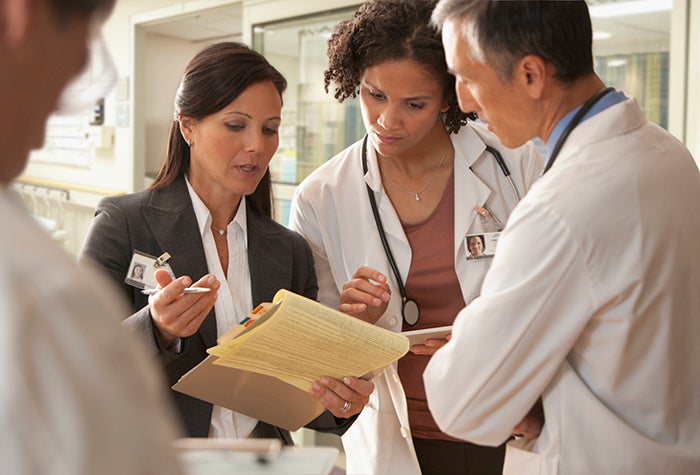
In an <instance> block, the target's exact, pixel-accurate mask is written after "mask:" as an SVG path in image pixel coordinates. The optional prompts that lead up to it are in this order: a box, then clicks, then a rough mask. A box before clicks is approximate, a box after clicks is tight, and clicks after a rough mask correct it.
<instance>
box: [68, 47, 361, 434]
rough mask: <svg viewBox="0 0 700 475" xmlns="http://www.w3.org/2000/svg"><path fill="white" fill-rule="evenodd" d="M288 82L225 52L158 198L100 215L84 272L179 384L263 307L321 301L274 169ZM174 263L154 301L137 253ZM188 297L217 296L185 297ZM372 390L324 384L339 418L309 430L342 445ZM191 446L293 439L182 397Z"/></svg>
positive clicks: (190, 87) (194, 66) (236, 52)
mask: <svg viewBox="0 0 700 475" xmlns="http://www.w3.org/2000/svg"><path fill="white" fill-rule="evenodd" d="M286 85H287V83H286V80H285V79H284V77H283V76H282V75H281V74H280V73H279V72H278V71H277V70H276V69H275V68H274V67H272V66H271V65H270V64H269V63H268V62H267V61H266V60H265V59H264V58H263V57H262V56H261V55H260V54H258V53H257V52H255V51H252V50H250V49H249V48H248V47H247V46H245V45H242V44H239V43H218V44H215V45H212V46H209V47H207V48H205V49H204V50H202V51H201V52H200V53H198V54H197V55H196V56H195V57H194V58H193V59H192V61H191V62H190V63H189V65H188V66H187V68H186V70H185V74H184V76H183V78H182V80H181V82H180V86H179V88H178V91H177V95H176V98H175V118H174V120H173V123H172V124H171V128H170V139H169V140H170V142H169V146H168V152H167V158H166V160H165V162H164V163H163V166H162V168H161V170H160V172H159V173H158V176H157V177H156V179H155V181H154V183H153V184H152V185H151V186H150V188H149V189H147V190H146V191H143V192H140V193H134V194H131V195H126V196H120V197H109V198H106V199H104V200H102V202H101V203H100V204H99V205H98V207H97V210H96V213H95V219H94V221H93V223H92V226H91V229H90V231H89V233H88V236H87V238H86V242H85V244H84V247H83V250H82V254H81V260H90V261H93V262H94V263H96V264H97V265H98V266H99V267H100V268H101V269H102V270H104V272H105V273H106V274H107V275H108V276H109V277H111V279H112V280H113V281H114V282H115V283H117V284H119V285H120V286H121V288H122V290H123V291H124V294H125V295H126V296H127V297H128V299H129V300H130V302H131V304H132V306H133V311H134V314H133V315H131V316H129V317H128V318H126V320H125V324H126V325H127V326H129V327H131V328H132V329H133V330H134V331H135V332H137V333H138V334H140V335H141V336H142V337H143V338H144V339H145V340H146V342H147V344H148V345H149V346H150V347H151V348H152V349H153V352H154V353H155V354H156V355H157V356H158V358H159V359H160V360H161V362H162V365H163V368H164V369H165V373H166V374H167V379H168V383H169V384H170V385H172V384H174V383H175V382H177V381H178V380H179V378H180V377H181V376H182V375H183V374H185V373H186V372H187V371H189V370H190V369H191V368H193V367H194V366H195V365H197V364H198V363H199V362H201V361H202V360H203V359H204V358H205V357H206V356H207V354H206V349H207V348H209V347H211V346H214V345H216V339H217V338H218V337H219V336H221V335H222V334H223V333H225V332H226V331H227V330H228V329H229V328H231V327H232V326H233V325H235V324H236V323H238V321H240V320H241V319H242V318H243V317H245V316H246V315H248V313H250V311H251V310H252V309H253V308H254V306H255V305H257V304H258V303H260V302H266V301H272V297H273V296H274V294H275V292H277V290H279V289H280V288H286V289H289V290H291V291H293V292H296V293H299V294H302V295H305V296H307V297H309V298H312V299H315V298H316V293H317V291H318V286H317V284H316V275H315V273H314V265H313V257H312V255H311V251H310V249H309V246H308V244H307V243H306V241H305V240H304V239H303V238H302V237H301V236H299V235H298V234H296V233H294V232H292V231H290V230H288V229H287V228H285V227H284V226H282V225H280V224H278V223H276V222H275V221H274V220H273V219H272V218H271V215H272V193H271V179H270V172H269V170H268V164H269V162H270V160H271V159H272V156H273V155H274V153H275V151H276V150H277V146H278V143H279V136H278V129H279V127H280V115H281V107H282V93H283V92H284V90H285V89H286ZM136 251H138V252H140V253H145V254H148V255H150V256H155V257H157V256H160V255H162V254H163V253H165V252H167V253H169V254H170V255H171V257H170V259H169V260H168V261H167V263H168V264H169V265H170V267H171V269H172V272H173V273H174V274H175V276H179V277H177V278H176V279H173V278H172V277H171V276H170V274H169V273H168V272H165V271H157V272H156V275H155V277H156V280H157V282H158V284H159V285H160V286H161V287H162V290H161V291H160V292H158V293H156V294H154V295H151V296H150V297H147V296H145V295H143V294H142V293H141V290H140V289H138V288H135V287H132V286H130V285H128V284H127V283H125V277H126V275H127V272H128V269H129V266H130V262H131V259H132V255H133V254H134V252H136ZM188 286H196V287H208V288H210V289H212V290H211V291H210V292H207V293H188V294H183V289H184V288H185V287H188ZM373 388H374V386H373V384H372V383H371V382H368V381H364V380H360V379H356V378H346V381H345V382H341V381H337V380H334V379H330V378H323V379H322V380H321V381H319V382H317V383H316V384H314V389H313V390H312V392H313V394H314V396H315V397H316V398H317V399H318V400H319V401H321V402H322V403H323V404H324V405H325V406H326V408H327V409H328V410H327V411H326V412H324V413H323V414H322V415H321V416H319V417H318V418H317V419H315V420H314V421H312V422H311V423H309V425H308V426H307V427H309V428H313V429H316V430H320V431H326V432H333V433H336V434H342V433H343V432H345V430H346V429H347V428H348V427H349V426H350V424H352V422H353V420H354V419H355V416H356V415H357V414H358V413H359V412H360V410H361V409H362V407H364V405H365V404H366V403H367V400H368V397H369V394H370V393H371V392H372V390H373ZM171 393H172V396H173V398H174V400H175V403H176V405H177V407H178V409H179V411H180V414H181V416H182V421H183V425H184V431H185V433H186V435H187V436H189V437H207V436H210V437H235V438H243V437H268V438H269V437H275V438H280V439H282V440H283V441H284V442H285V443H286V444H291V443H292V440H291V437H290V435H289V433H288V432H287V431H285V430H283V429H280V428H278V427H273V426H271V425H269V424H266V423H263V422H260V421H257V420H254V419H252V418H250V417H248V416H245V415H243V414H238V413H234V412H232V411H229V410H227V409H224V408H221V407H217V406H212V405H211V404H209V403H207V402H204V401H202V400H199V399H196V398H192V397H190V396H187V395H185V394H182V393H178V392H175V391H171Z"/></svg>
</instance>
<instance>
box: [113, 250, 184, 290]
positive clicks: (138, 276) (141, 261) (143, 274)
mask: <svg viewBox="0 0 700 475" xmlns="http://www.w3.org/2000/svg"><path fill="white" fill-rule="evenodd" d="M168 259H170V254H168V253H167V252H164V253H163V254H162V255H161V256H160V257H154V256H150V255H148V254H146V253H145V252H141V251H134V255H133V256H131V263H130V264H129V270H128V271H127V273H126V278H125V279H124V282H126V283H127V284H129V285H131V286H133V287H136V288H137V289H154V288H156V287H157V286H158V282H156V276H155V274H156V271H157V270H158V269H165V270H167V271H168V273H169V274H170V276H171V277H172V278H173V280H174V279H175V273H173V270H172V269H171V268H170V264H168V263H167V262H166V261H167V260H168Z"/></svg>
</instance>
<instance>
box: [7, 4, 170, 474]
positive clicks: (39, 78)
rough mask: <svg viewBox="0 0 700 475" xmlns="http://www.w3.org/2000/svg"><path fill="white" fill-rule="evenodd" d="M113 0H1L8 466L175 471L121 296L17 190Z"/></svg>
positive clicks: (166, 428) (165, 424) (163, 403)
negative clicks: (56, 238)
mask: <svg viewBox="0 0 700 475" xmlns="http://www.w3.org/2000/svg"><path fill="white" fill-rule="evenodd" d="M113 4H114V1H113V0H93V1H89V0H82V1H69V0H0V107H2V110H3V111H5V114H6V120H3V127H2V132H0V180H1V183H2V188H1V189H0V215H1V216H2V217H3V221H4V223H3V226H2V230H1V231H0V361H2V365H3V369H2V375H3V376H2V382H0V426H2V428H3V430H2V434H1V435H0V459H1V460H2V471H3V473H12V474H13V475H15V474H39V473H61V474H64V473H65V474H86V475H87V474H95V473H100V474H115V475H116V474H127V473H128V474H149V475H150V474H160V473H163V474H173V473H174V474H177V473H180V470H179V468H178V464H177V463H176V462H177V461H176V459H175V456H174V453H173V450H172V449H171V447H170V443H171V441H172V440H173V438H174V437H175V436H176V432H175V426H174V424H173V421H172V419H171V418H170V417H171V416H172V414H171V413H170V409H171V408H170V406H169V404H168V401H167V399H165V396H164V394H163V393H162V391H161V387H160V384H159V381H160V379H159V375H158V374H157V371H156V369H155V368H154V367H153V366H151V364H150V362H149V361H148V357H147V356H146V354H145V352H144V350H143V349H142V348H141V347H140V346H139V345H138V344H137V343H135V342H134V341H133V340H132V339H131V337H130V336H129V335H128V334H127V332H125V331H123V330H122V328H121V326H120V324H119V321H120V315H121V314H122V311H121V310H122V309H123V307H122V302H121V301H120V300H118V298H117V296H116V295H113V294H112V293H110V291H109V285H108V284H107V283H106V281H104V282H103V281H102V279H101V278H100V276H99V275H93V273H92V272H90V271H87V272H88V274H87V276H86V274H85V272H86V271H85V270H81V271H80V272H79V271H78V269H77V268H76V267H75V265H74V263H73V262H72V259H71V258H70V257H69V256H68V255H66V254H64V252H63V251H62V250H61V249H59V248H58V246H57V244H55V243H54V242H52V241H51V239H50V238H49V237H48V236H47V235H46V234H45V233H44V231H42V230H41V229H40V228H39V226H38V225H37V224H35V223H34V221H33V219H32V218H31V217H30V216H29V215H28V214H27V212H26V210H25V209H23V206H22V204H21V200H19V199H18V198H17V196H16V195H14V194H13V193H12V192H11V191H10V190H9V184H10V182H11V181H12V180H13V179H14V178H15V177H16V176H17V175H18V174H19V173H20V172H21V171H22V170H23V168H24V166H25V164H26V162H27V158H28V155H29V152H30V150H31V149H33V148H39V147H41V145H42V143H43V139H44V126H45V122H46V119H47V118H48V116H49V114H51V113H52V111H53V110H54V109H55V107H56V105H57V103H58V100H59V97H60V95H61V92H62V90H63V88H64V86H66V85H67V83H68V82H69V81H70V80H71V79H72V78H73V77H74V76H76V75H77V74H78V73H79V72H80V71H81V70H82V69H83V67H84V66H85V64H86V59H87V56H88V44H89V42H90V41H91V39H92V37H93V36H95V35H96V34H97V33H98V31H99V29H100V27H101V24H102V22H103V21H104V19H105V18H106V17H107V16H108V15H109V13H110V12H111V10H112V8H113Z"/></svg>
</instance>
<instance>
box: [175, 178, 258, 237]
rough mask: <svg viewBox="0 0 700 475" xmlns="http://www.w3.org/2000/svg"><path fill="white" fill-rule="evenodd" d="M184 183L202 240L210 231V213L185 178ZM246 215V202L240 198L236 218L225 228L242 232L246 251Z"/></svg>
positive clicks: (242, 197) (243, 198) (243, 197)
mask: <svg viewBox="0 0 700 475" xmlns="http://www.w3.org/2000/svg"><path fill="white" fill-rule="evenodd" d="M185 183H187V191H188V192H189V193H190V199H191V200H192V208H193V209H194V215H195V216H196V217H197V225H198V226H199V234H200V236H202V238H204V233H205V232H207V231H209V232H211V231H210V229H211V223H212V222H211V213H210V212H209V208H207V205H205V204H204V202H203V201H202V199H201V198H200V197H199V195H198V194H197V192H196V191H194V188H192V185H190V181H189V180H188V179H187V176H185ZM246 218H247V214H246V201H245V196H241V202H240V203H239V204H238V211H236V216H234V218H233V221H231V222H230V223H229V225H228V227H227V229H228V230H229V231H230V230H231V226H237V227H238V229H240V230H241V231H242V238H243V243H244V246H245V248H246V250H247V249H248V220H247V219H246Z"/></svg>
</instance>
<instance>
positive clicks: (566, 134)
mask: <svg viewBox="0 0 700 475" xmlns="http://www.w3.org/2000/svg"><path fill="white" fill-rule="evenodd" d="M614 90H615V88H613V87H606V88H603V89H601V90H600V91H598V92H597V93H595V95H594V96H593V97H591V98H590V99H588V100H587V101H586V102H585V103H584V104H583V106H581V108H580V109H579V110H578V112H577V113H576V115H574V117H573V118H572V119H571V122H569V125H567V126H566V129H564V132H562V134H561V137H559V140H557V143H556V144H555V145H554V149H553V150H552V155H551V157H550V158H549V162H548V163H547V166H546V167H545V168H544V171H543V172H542V174H543V175H544V174H545V173H547V171H548V170H549V169H550V168H552V165H553V164H554V160H556V159H557V156H558V155H559V152H560V151H561V148H562V147H563V146H564V142H566V139H567V138H568V137H569V134H570V133H571V132H572V131H573V130H574V129H575V128H576V126H577V125H578V124H580V123H581V121H582V120H583V116H584V115H586V114H587V113H588V111H590V110H591V109H592V108H593V106H594V105H596V103H597V102H598V101H599V100H601V99H602V98H603V96H605V95H606V94H607V93H609V92H611V91H614Z"/></svg>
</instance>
